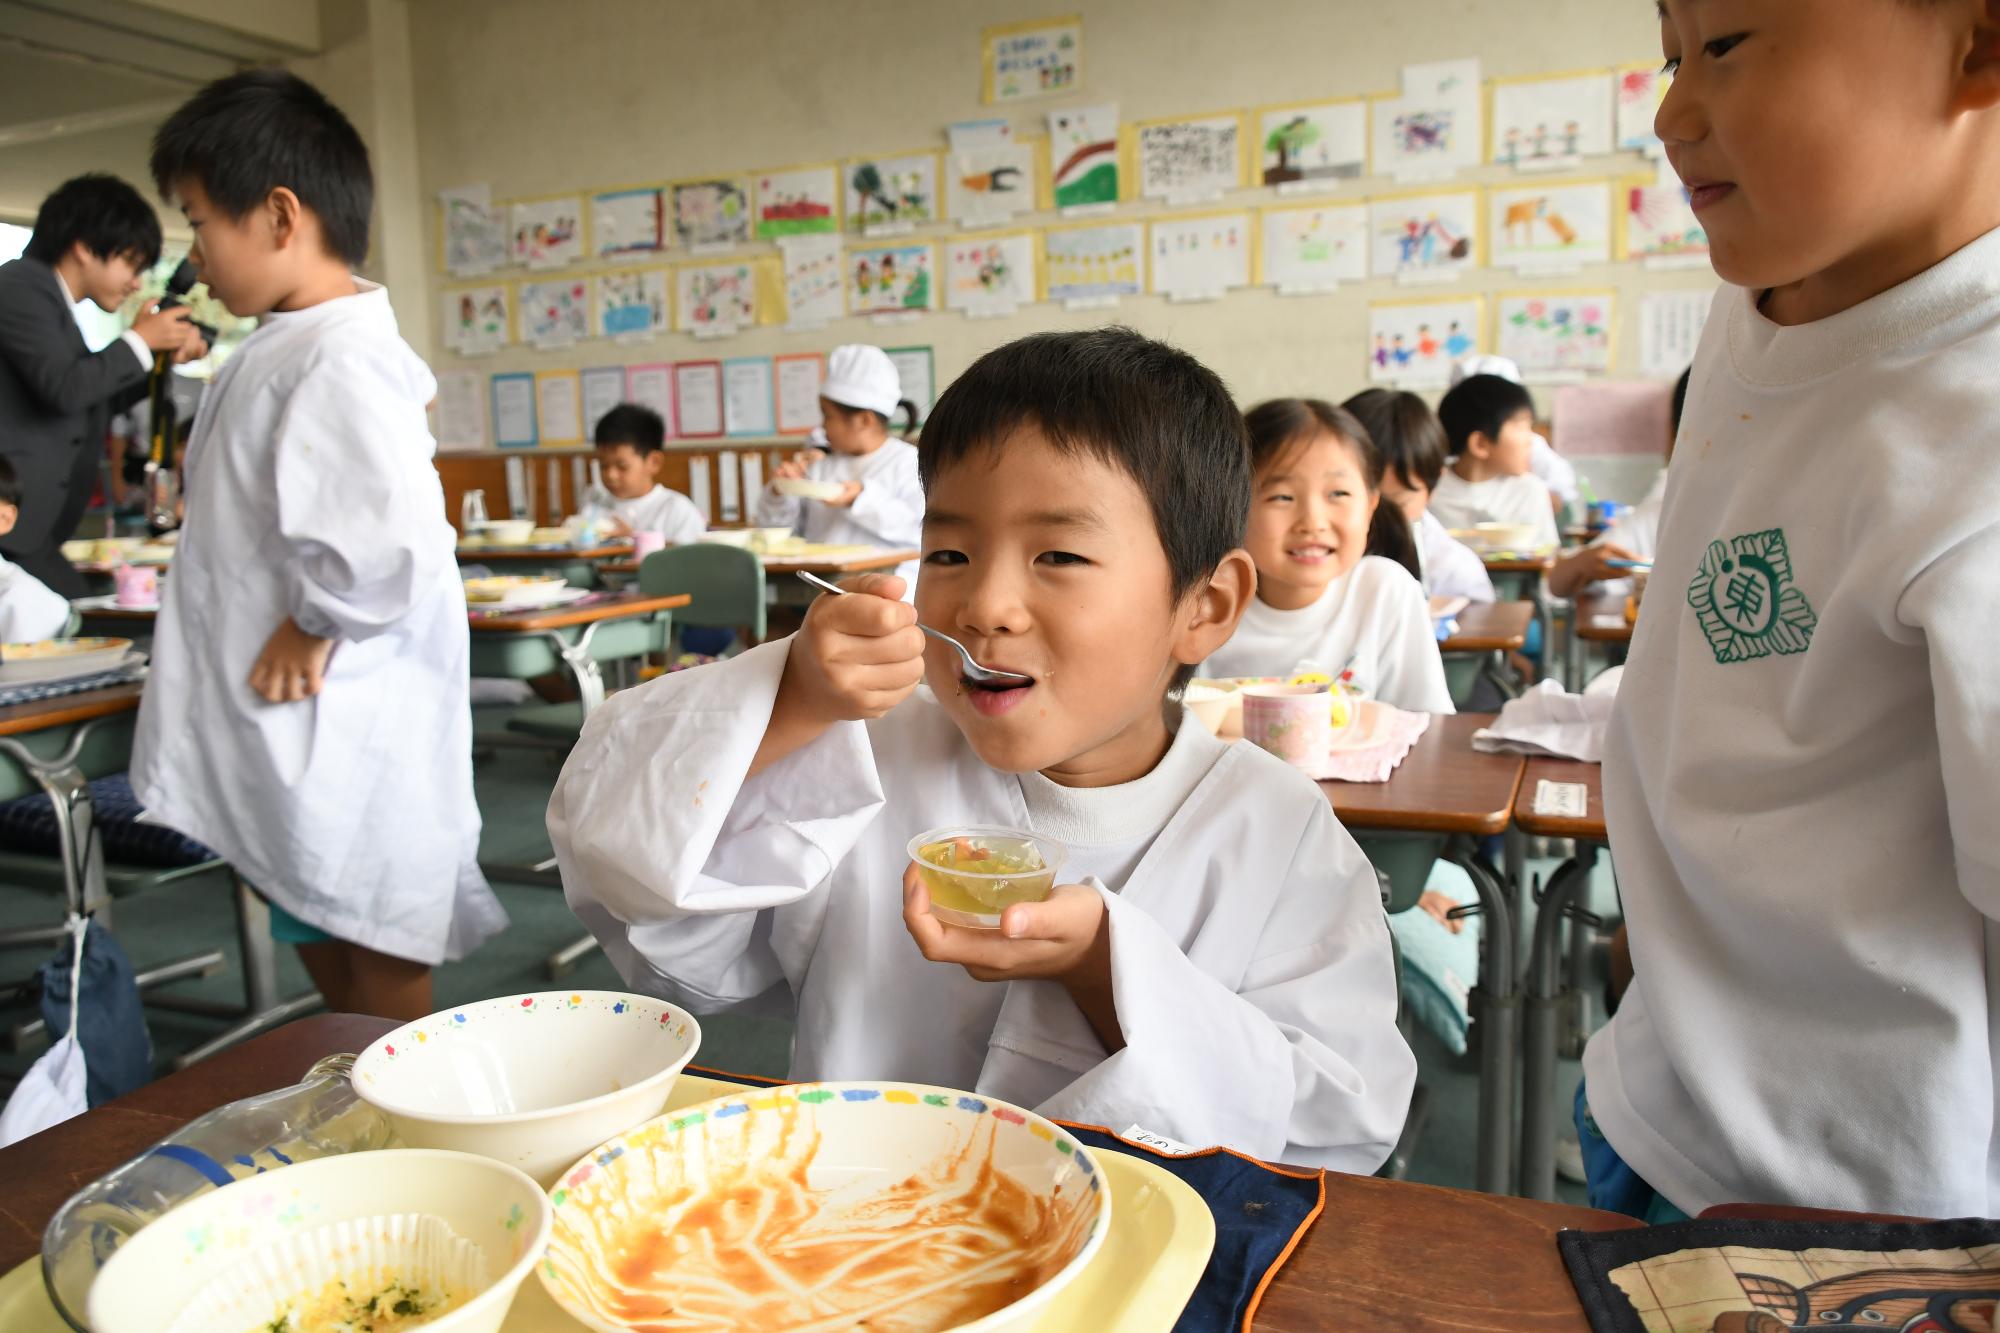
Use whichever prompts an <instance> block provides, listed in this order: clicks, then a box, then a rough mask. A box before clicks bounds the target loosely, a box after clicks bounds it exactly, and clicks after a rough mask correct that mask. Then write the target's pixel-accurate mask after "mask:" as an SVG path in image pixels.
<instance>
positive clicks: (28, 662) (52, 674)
mask: <svg viewBox="0 0 2000 1333" xmlns="http://www.w3.org/2000/svg"><path fill="white" fill-rule="evenodd" d="M131 651H132V641H131V640H130V639H103V638H89V639H41V640H38V641H37V642H34V643H8V644H0V684H6V685H18V684H20V683H21V682H23V681H31V680H59V679H70V678H73V677H76V676H88V675H91V674H93V673H95V672H99V671H110V670H112V669H113V668H114V667H117V666H118V665H120V664H121V663H123V662H124V661H125V660H126V657H127V655H128V654H130V653H131Z"/></svg>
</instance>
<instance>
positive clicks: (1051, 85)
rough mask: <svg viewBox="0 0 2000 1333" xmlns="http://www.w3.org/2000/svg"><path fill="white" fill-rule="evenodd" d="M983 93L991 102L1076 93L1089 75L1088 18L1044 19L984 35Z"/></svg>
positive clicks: (980, 94)
mask: <svg viewBox="0 0 2000 1333" xmlns="http://www.w3.org/2000/svg"><path fill="white" fill-rule="evenodd" d="M979 47H980V69H981V76H980V89H979V97H980V100H981V101H982V102H985V103H986V104H987V105H988V106H991V105H993V104H994V103H996V102H1014V101H1019V100H1020V99H1022V98H1026V97H1048V96H1051V95H1053V94H1055V93H1066V92H1072V91H1074V90H1075V89H1076V88H1077V87H1078V86H1079V85H1080V83H1081V81H1082V79H1083V20H1082V19H1080V18H1073V17H1072V18H1059V19H1038V20H1036V21H1034V22H1032V23H1010V24H1007V25H1005V26H1003V27H997V28H987V29H986V30H985V31H983V32H981V33H980V34H979Z"/></svg>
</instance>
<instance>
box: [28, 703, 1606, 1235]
mask: <svg viewBox="0 0 2000 1333" xmlns="http://www.w3.org/2000/svg"><path fill="white" fill-rule="evenodd" d="M474 711H475V722H474V729H475V731H479V732H486V731H488V730H498V729H500V727H501V725H502V724H503V723H504V721H505V718H506V716H507V712H508V710H507V709H505V708H495V707H480V708H477V709H475V710H474ZM558 767H559V765H558V763H557V761H556V760H555V759H554V758H552V757H550V755H548V754H545V753H541V752H535V751H528V750H519V749H501V750H498V751H496V752H495V753H494V755H493V757H492V758H491V759H488V760H485V761H484V762H482V763H481V764H480V765H479V767H478V769H477V770H476V776H475V781H476V785H477V788H478V794H479V805H480V810H481V811H482V813H483V815H484V819H485V830H484V833H483V835H482V837H481V855H482V858H483V859H485V860H487V861H490V862H491V861H498V862H508V863H532V862H534V861H537V860H540V859H542V858H543V857H545V856H547V855H548V854H549V851H548V847H549V843H548V837H547V834H546V833H545V832H544V831H543V812H544V810H545V808H546V806H547V804H548V795H549V790H550V788H551V787H552V786H553V784H554V782H555V777H556V772H557V769H558ZM1554 866H1555V862H1553V861H1545V860H1531V861H1530V862H1529V865H1528V869H1529V873H1530V874H1531V875H1532V874H1540V875H1541V876H1542V877H1543V878H1544V879H1546V878H1547V877H1548V874H1549V872H1550V871H1551V870H1553V869H1554ZM1599 875H1600V878H1601V880H1602V881H1603V882H1602V883H1600V884H1598V885H1596V886H1595V889H1596V892H1595V893H1594V894H1593V898H1594V900H1595V901H1597V902H1599V903H1608V901H1609V895H1610V884H1609V874H1608V872H1607V871H1605V870H1600V871H1599ZM494 889H495V891H496V892H497V893H498V895H499V897H500V901H501V903H502V904H503V905H504V906H505V907H506V909H507V913H508V915H509V916H510V917H511V918H512V920H513V925H512V927H511V928H510V929H508V930H507V931H505V932H504V933H502V934H501V935H500V936H498V937H497V938H495V939H494V940H492V941H490V942H488V943H487V944H486V945H485V946H484V947H483V948H481V949H480V950H479V951H478V952H477V953H475V954H474V955H473V956H472V957H470V958H467V959H466V960H464V961H463V962H459V963H451V964H447V965H445V966H444V967H441V968H439V969H438V971H437V974H436V982H435V985H436V999H437V1003H438V1004H439V1005H440V1006H442V1005H449V1004H457V1003H463V1002H465V1001H469V1000H477V999H484V998H487V997H489V996H494V995H507V994H511V993H515V992H520V991H530V990H542V989H546V988H547V987H548V986H549V984H550V983H548V982H547V981H546V980H545V978H544V976H543V973H542V970H541V968H542V959H543V957H544V956H545V955H546V954H547V953H548V952H549V951H551V950H552V949H554V948H556V947H558V946H560V945H562V944H564V943H567V942H568V941H569V940H571V939H574V938H576V937H577V935H578V934H579V933H580V932H579V930H578V927H577V924H576V920H575V918H574V917H572V916H571V915H570V913H569V909H568V908H567V907H566V906H565V905H564V903H563V898H562V894H561V892H560V891H559V890H556V889H552V888H539V887H533V886H529V885H519V884H507V883H504V882H502V883H496V884H495V885H494ZM1531 910H1532V909H1531ZM57 913H58V909H57V907H56V901H55V900H54V899H53V898H50V897H47V896H44V895H41V894H34V893H29V892H26V891H23V890H18V889H13V888H8V887H0V929H4V928H6V927H10V926H25V925H39V924H47V923H48V922H49V921H51V920H52V919H53V918H54V917H55V915H57ZM116 933H117V936H118V939H119V942H120V943H121V944H123V945H124V947H125V950H126V952H127V953H128V954H129V955H130V956H131V957H132V960H133V963H134V965H135V966H137V967H139V968H144V967H146V966H148V965H149V964H152V963H156V962H160V961H164V960H166V959H170V958H174V957H178V956H184V955H186V954H189V953H193V952H196V951H198V950H199V949H203V948H208V947H213V946H214V945H216V944H217V943H218V942H219V943H220V944H221V946H222V947H223V949H224V952H225V953H226V954H228V955H229V957H230V959H231V968H230V970H228V971H225V972H223V973H222V974H221V975H219V976H216V977H211V978H208V979H206V980H202V981H193V982H184V983H181V984H180V985H178V986H176V987H174V990H175V991H176V992H177V993H180V994H186V995H200V996H204V997H209V998H214V999H225V1000H226V999H234V998H238V997H239V996H240V990H238V989H237V988H238V987H239V986H240V984H241V983H240V981H239V980H238V973H237V972H236V971H235V954H236V950H235V947H234V930H233V927H232V925H231V921H230V913H229V904H228V902H227V900H226V899H224V898H223V897H222V896H221V895H220V894H219V893H217V892H216V890H215V888H214V886H213V883H212V882H210V883H208V884H200V883H197V884H193V885H188V886H170V887H168V888H165V889H161V890H158V891H156V892H154V893H153V894H151V895H148V896H143V897H138V898H131V899H125V900H122V901H121V902H120V903H119V904H118V907H117V925H116ZM46 952H47V951H46V948H32V949H30V948H21V949H7V950H0V988H7V987H11V986H12V985H13V984H14V983H15V982H16V981H18V980H20V979H22V978H24V977H25V976H27V975H28V974H29V973H30V972H32V971H33V969H34V967H35V966H36V965H38V964H39V962H40V961H41V959H42V957H44V956H46ZM278 959H279V984H280V987H281V989H282V990H284V992H285V993H286V994H295V993H297V992H298V991H301V990H303V989H305V986H306V977H305V972H304V969H303V968H301V967H300V966H299V963H298V959H297V957H296V956H295V955H294V954H293V952H292V950H290V949H289V948H286V947H284V946H280V948H279V951H278ZM563 984H564V985H567V986H573V987H576V988H579V989H586V988H615V987H617V986H618V985H619V984H620V983H619V980H618V976H617V974H616V973H615V972H614V971H613V970H612V968H611V965H610V964H609V963H607V962H606V961H605V959H604V956H603V954H601V953H592V954H591V955H590V956H589V957H588V958H586V959H585V960H584V961H583V963H582V964H581V965H580V966H579V967H578V968H577V970H576V971H575V972H573V973H571V974H570V976H569V977H568V978H566V979H565V981H564V982H563ZM27 1012H28V1010H27V1009H26V1008H25V1007H24V1006H16V1007H14V1008H8V1007H5V1006H4V1005H0V1028H4V1027H7V1026H11V1025H12V1024H14V1023H16V1022H18V1021H20V1019H21V1017H22V1016H23V1015H24V1014H26V1013H27ZM150 1019H151V1024H152V1034H153V1044H154V1051H155V1055H156V1057H157V1058H158V1059H159V1060H160V1061H161V1063H162V1067H164V1062H165V1061H166V1060H168V1059H170V1058H171V1057H172V1056H174V1055H175V1054H177V1053H178V1052H180V1051H184V1050H187V1049H189V1048H191V1047H193V1046H195V1045H196V1044H198V1043H199V1042H201V1041H202V1040H204V1039H205V1038H206V1037H207V1036H208V1035H209V1034H210V1033H211V1032H213V1031H215V1030H216V1028H217V1025H216V1024H215V1023H213V1022H212V1021H209V1020H202V1019H195V1018H189V1017H185V1016H182V1015H176V1014H167V1013H162V1012H157V1011H154V1012H152V1013H151V1014H150ZM790 1043H791V1028H790V1024H788V1023H785V1022H782V1021H779V1020H775V1019H768V1018H757V1017H746V1016H739V1015H726V1014H724V1015H709V1016H703V1017H702V1049H701V1053H700V1054H699V1055H698V1056H697V1057H696V1058H697V1059H698V1060H699V1061H700V1063H702V1064H704V1065H708V1066H710V1067H712V1068H718V1069H729V1070H737V1071H740V1072H743V1073H750V1074H767V1075H776V1076H782V1075H783V1074H784V1072H785V1068H786V1064H787V1062H788V1060H789V1057H790ZM1412 1044H1413V1046H1414V1048H1415V1050H1416V1053H1417V1062H1418V1066H1419V1071H1420V1072H1419V1078H1420V1079H1421V1080H1422V1081H1423V1083H1424V1084H1425V1085H1426V1086H1427V1087H1428V1088H1429V1090H1430V1098H1431V1101H1430V1118H1429V1122H1428V1124H1427V1125H1426V1127H1425V1129H1424V1132H1423V1135H1422V1138H1421V1139H1420V1140H1419V1142H1418V1145H1417V1149H1416V1152H1415V1154H1414V1155H1413V1157H1412V1159H1411V1164H1410V1171H1409V1177H1410V1179H1412V1180H1418V1181H1423V1182H1425V1183H1428V1184H1434V1185H1452V1186H1459V1187H1462V1188H1470V1187H1471V1185H1472V1179H1473V1142H1474V1136H1473V1127H1474V1124H1475V1120H1476V1117H1477V1107H1478V1076H1477V1064H1476V1053H1468V1054H1467V1055H1466V1056H1464V1057H1458V1056H1454V1055H1452V1054H1451V1053H1450V1052H1449V1051H1447V1050H1446V1049H1445V1048H1444V1046H1443V1045H1442V1044H1440V1043H1439V1042H1438V1041H1437V1040H1436V1039H1435V1038H1434V1037H1432V1036H1430V1034H1429V1033H1427V1032H1423V1031H1419V1032H1418V1033H1417V1034H1416V1036H1415V1038H1414V1039H1413V1042H1412ZM40 1050H41V1048H40V1047H39V1046H38V1047H36V1048H34V1049H30V1050H25V1051H21V1052H7V1051H4V1050H0V1096H4V1095H5V1093H6V1092H9V1091H11V1090H12V1087H13V1084H14V1082H15V1080H16V1079H18V1078H19V1076H20V1074H21V1073H22V1071H24V1070H25V1069H26V1068H27V1067H28V1066H29V1065H30V1064H31V1063H33V1061H34V1059H35V1057H36V1056H37V1055H38V1054H40ZM299 1072H300V1073H301V1074H303V1073H304V1072H305V1071H304V1070H300V1071H299ZM1579 1077H1580V1071H1579V1068H1578V1066H1577V1064H1576V1062H1575V1061H1563V1062H1562V1068H1561V1079H1562V1089H1561V1091H1562V1093H1563V1097H1564V1101H1563V1103H1562V1104H1563V1105H1565V1106H1567V1105H1568V1098H1569V1097H1570V1096H1572V1095H1573V1094H1574V1092H1575V1086H1576V1081H1577V1079H1578V1078H1579ZM1558 1189H1559V1192H1560V1195H1561V1197H1562V1198H1563V1199H1564V1200H1565V1201H1567V1202H1572V1203H1581V1202H1583V1190H1582V1187H1581V1186H1578V1185H1572V1184H1570V1183H1568V1182H1566V1181H1565V1182H1559V1184H1558Z"/></svg>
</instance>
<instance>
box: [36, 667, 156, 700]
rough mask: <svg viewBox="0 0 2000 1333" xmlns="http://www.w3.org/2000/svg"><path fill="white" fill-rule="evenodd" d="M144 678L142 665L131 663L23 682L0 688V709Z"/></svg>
mask: <svg viewBox="0 0 2000 1333" xmlns="http://www.w3.org/2000/svg"><path fill="white" fill-rule="evenodd" d="M145 677H146V664H145V663H144V662H134V663H130V664H128V665H125V666H120V667H113V668H112V669H111V670H109V671H98V672H93V673H92V674H91V675H88V676H72V677H70V678H69V679H68V680H26V681H22V682H21V683H20V684H19V685H0V708H6V707H8V706H9V705H12V704H32V703H40V702H41V701H42V700H44V699H60V698H62V697H63V696H64V695H66V694H84V693H87V692H88V691H91V690H102V689H108V688H109V687H110V686H113V685H125V684H128V683H130V682H132V681H135V680H144V679H145Z"/></svg>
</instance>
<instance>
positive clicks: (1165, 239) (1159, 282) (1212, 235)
mask: <svg viewBox="0 0 2000 1333" xmlns="http://www.w3.org/2000/svg"><path fill="white" fill-rule="evenodd" d="M1250 236H1251V231H1250V215H1249V214H1248V213H1218V214H1215V215H1214V216H1212V217H1199V218H1161V219H1159V220H1158V221H1156V222H1154V223H1153V225H1152V240H1151V250H1152V273H1153V290H1154V291H1155V292H1158V293H1161V294H1163V295H1166V296H1171V297H1178V298H1180V299H1182V300H1187V299H1192V298H1205V297H1211V296H1220V295H1221V294H1222V293H1223V292H1226V291H1228V290H1229V289H1231V288H1232V287H1247V286H1249V285H1250Z"/></svg>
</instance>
